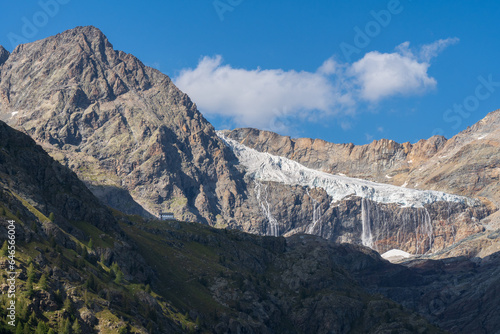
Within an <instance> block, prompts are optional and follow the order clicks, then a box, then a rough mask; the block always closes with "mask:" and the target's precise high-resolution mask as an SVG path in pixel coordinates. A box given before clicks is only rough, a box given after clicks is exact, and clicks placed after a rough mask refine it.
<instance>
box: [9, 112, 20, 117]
mask: <svg viewBox="0 0 500 334" xmlns="http://www.w3.org/2000/svg"><path fill="white" fill-rule="evenodd" d="M17 114H19V111H13V112H12V116H10V117H14V116H16V115H17Z"/></svg>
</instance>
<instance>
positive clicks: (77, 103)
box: [0, 26, 239, 223]
mask: <svg viewBox="0 0 500 334" xmlns="http://www.w3.org/2000/svg"><path fill="white" fill-rule="evenodd" d="M0 120H4V121H5V122H7V123H8V124H9V125H11V126H13V127H16V128H18V129H22V130H24V131H26V132H27V133H28V134H29V135H31V136H32V137H33V138H34V139H35V140H36V141H37V142H38V143H40V144H41V145H42V146H44V148H45V149H46V150H47V151H49V152H50V153H51V154H52V155H53V156H54V157H56V159H58V160H59V161H61V162H63V163H65V164H66V165H68V166H69V167H71V168H72V169H73V170H74V171H76V172H77V173H78V175H79V177H80V178H81V179H83V180H85V181H86V182H87V184H88V185H89V187H91V188H92V189H93V191H94V193H96V194H98V195H99V196H100V197H101V199H103V200H104V201H105V202H106V203H107V204H109V205H111V206H114V207H116V208H118V209H121V210H124V211H126V212H129V213H141V214H142V213H144V212H145V211H144V209H146V210H147V211H149V212H150V213H153V214H157V212H158V211H163V210H169V211H174V212H175V213H176V215H177V216H176V217H179V218H181V217H184V219H188V220H198V221H204V222H210V223H215V220H216V218H215V217H216V216H219V217H224V216H226V215H229V216H232V215H233V213H232V212H230V211H231V209H229V202H230V201H233V200H234V199H235V198H237V197H238V195H237V193H238V191H237V188H239V187H236V185H235V183H234V182H235V181H233V180H235V179H238V177H235V176H234V173H235V171H234V168H232V167H231V164H230V163H229V162H228V161H229V160H231V159H234V156H233V155H232V153H231V151H230V150H229V149H227V148H226V147H225V145H224V144H223V143H222V141H221V140H220V139H219V138H218V137H217V136H216V134H215V131H214V128H213V126H212V125H211V124H210V123H208V122H207V121H206V120H205V119H204V118H203V116H202V115H201V114H200V113H199V111H198V110H197V109H196V106H195V104H194V103H193V102H192V101H191V100H190V99H189V97H188V96H187V95H186V94H184V93H183V92H181V91H180V90H179V89H178V88H177V87H175V85H174V84H173V83H172V81H171V80H170V78H169V77H168V76H166V75H164V74H162V73H160V72H159V71H157V70H155V69H152V68H149V67H147V66H145V65H144V64H143V63H142V62H140V61H139V60H138V59H137V58H136V57H134V56H133V55H131V54H127V53H125V52H123V51H116V50H114V49H113V46H112V45H111V43H109V41H108V39H107V38H106V37H105V36H104V34H103V33H102V32H101V31H100V30H99V29H97V28H95V27H92V26H88V27H77V28H75V29H71V30H68V31H65V32H63V33H60V34H58V35H56V36H52V37H48V38H46V39H43V40H40V41H36V42H33V43H28V44H24V45H20V46H19V47H17V48H16V49H15V50H14V52H13V53H12V54H11V55H10V56H9V58H8V59H7V61H6V62H5V63H4V65H3V66H2V70H1V72H0ZM123 190H125V192H122V191H123ZM117 191H118V192H119V193H117ZM221 201H222V202H224V203H225V204H221ZM135 202H138V203H139V204H137V203H135ZM134 208H135V209H134ZM219 221H221V218H219Z"/></svg>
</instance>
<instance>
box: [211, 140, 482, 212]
mask: <svg viewBox="0 0 500 334" xmlns="http://www.w3.org/2000/svg"><path fill="white" fill-rule="evenodd" d="M217 135H218V136H219V137H220V138H221V139H222V140H223V141H224V142H225V143H226V144H227V145H228V146H229V147H230V148H231V149H232V150H233V152H234V154H235V155H236V157H237V158H238V160H239V162H240V164H241V165H243V166H244V167H245V168H246V173H247V174H248V175H249V176H250V177H252V178H253V179H255V180H258V181H268V182H279V183H284V184H289V185H299V186H303V187H309V188H316V187H318V188H323V189H324V190H325V191H326V193H327V194H328V195H329V196H330V197H332V202H337V201H340V200H342V199H344V198H345V197H348V196H358V197H361V198H366V199H369V200H372V201H374V202H378V203H396V204H399V205H401V206H403V207H420V208H421V207H424V205H426V204H431V203H434V202H439V201H444V202H456V203H467V204H469V205H471V204H473V203H474V202H473V200H471V199H469V198H467V197H463V196H456V195H451V194H446V193H443V192H440V191H432V190H425V191H424V190H416V189H409V188H403V187H397V186H393V185H388V184H381V183H375V182H371V181H366V180H361V179H356V178H351V177H347V176H340V175H333V174H329V173H325V172H321V171H318V170H315V169H311V168H307V167H305V166H303V165H301V164H299V163H298V162H296V161H293V160H290V159H287V158H284V157H280V156H275V155H272V154H269V153H262V152H258V151H256V150H254V149H251V148H249V147H247V146H245V145H243V144H240V143H238V142H236V141H234V140H232V139H229V138H227V137H226V136H224V134H223V133H222V132H221V131H217Z"/></svg>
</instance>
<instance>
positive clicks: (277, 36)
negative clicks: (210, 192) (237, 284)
mask: <svg viewBox="0 0 500 334" xmlns="http://www.w3.org/2000/svg"><path fill="white" fill-rule="evenodd" d="M498 17H500V3H499V2H497V1H472V0H469V1H461V0H454V1H451V0H445V1H439V2H437V1H424V0H421V1H416V0H413V1H410V0H400V1H396V0H388V1H385V0H384V1H367V0H366V1H356V2H354V1H351V2H349V1H345V0H337V1H315V2H306V1H294V0H289V1H271V0H267V1H258V0H255V1H251V0H215V1H214V0H172V1H149V2H147V3H146V2H139V1H95V0H87V1H80V0H41V1H23V2H21V1H16V2H14V1H9V2H8V3H4V4H2V11H1V12H0V44H1V45H3V46H4V47H5V48H7V49H8V50H10V51H12V49H13V48H14V46H15V44H17V43H19V42H26V41H33V40H37V39H41V38H44V37H47V36H50V35H54V34H56V33H58V32H61V31H64V30H66V29H71V28H73V27H75V26H79V25H94V26H96V27H98V28H100V29H101V30H102V31H103V32H104V34H106V35H107V37H108V39H109V40H110V42H111V43H112V44H113V45H114V47H115V49H119V50H123V51H125V52H128V53H132V54H134V55H136V56H137V57H138V58H139V59H141V60H142V61H143V62H144V63H145V64H146V65H149V66H152V67H155V68H157V69H159V70H160V71H162V72H163V73H165V74H167V75H169V76H170V77H171V78H172V79H173V80H174V81H175V82H176V83H177V84H178V86H179V87H180V88H181V89H182V90H183V91H185V92H187V93H188V94H189V95H190V96H191V98H192V99H193V100H194V101H195V102H196V103H197V105H198V108H199V110H200V111H201V112H202V113H203V114H204V115H205V117H206V118H207V119H208V120H209V121H211V122H212V124H214V126H215V127H216V128H219V129H220V128H234V127H240V126H251V127H258V128H265V129H269V130H273V131H276V132H278V133H280V134H284V135H291V136H293V137H299V136H300V137H312V138H322V139H325V140H328V141H332V142H337V143H342V142H353V143H355V144H365V143H369V142H371V141H372V140H374V139H380V138H388V139H393V140H396V141H398V142H405V141H410V142H416V141H418V140H419V139H421V138H428V137H430V136H432V135H433V134H442V135H444V136H445V137H447V138H449V137H451V136H453V135H454V134H456V133H457V132H459V131H461V130H463V129H465V128H466V127H467V126H470V125H472V124H474V123H475V122H477V121H478V120H479V119H481V118H483V117H484V116H485V115H486V114H487V113H488V112H490V111H493V110H495V109H498V108H500V103H499V100H500V67H499V66H498V64H497V63H498V60H499V59H500V44H499V43H498V31H500V27H499V25H500V23H499V22H500V20H498ZM30 25H31V28H32V29H31V30H30V29H29V26H30ZM33 28H34V29H33Z"/></svg>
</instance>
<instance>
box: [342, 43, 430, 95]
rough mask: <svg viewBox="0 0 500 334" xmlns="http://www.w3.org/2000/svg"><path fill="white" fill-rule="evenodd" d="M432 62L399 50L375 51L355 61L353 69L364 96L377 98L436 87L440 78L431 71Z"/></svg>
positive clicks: (351, 70) (352, 71)
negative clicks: (401, 52)
mask: <svg viewBox="0 0 500 334" xmlns="http://www.w3.org/2000/svg"><path fill="white" fill-rule="evenodd" d="M429 66H430V65H429V64H428V63H419V62H418V61H417V60H415V59H413V58H410V57H407V56H404V55H401V54H399V53H379V52H377V51H373V52H369V53H367V54H366V55H365V56H364V57H363V58H362V59H360V60H359V61H357V62H355V63H354V64H352V66H351V68H350V72H351V73H352V76H353V77H354V78H355V80H357V83H358V84H359V86H360V89H361V97H362V98H363V99H365V100H368V101H372V102H376V101H379V100H380V99H383V98H386V97H389V96H393V95H398V94H404V95H410V94H415V93H418V94H419V93H422V92H423V91H425V90H428V89H432V88H434V87H435V86H436V84H437V82H436V80H435V79H434V78H432V77H429V75H428V74H427V69H428V68H429Z"/></svg>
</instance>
